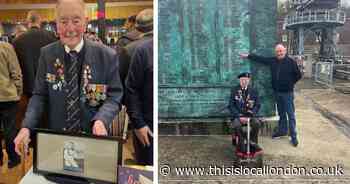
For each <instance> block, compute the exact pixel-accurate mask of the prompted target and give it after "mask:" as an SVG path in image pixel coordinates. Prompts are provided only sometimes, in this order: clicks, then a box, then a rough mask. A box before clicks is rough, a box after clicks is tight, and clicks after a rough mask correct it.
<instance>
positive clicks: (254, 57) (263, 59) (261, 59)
mask: <svg viewBox="0 0 350 184" xmlns="http://www.w3.org/2000/svg"><path fill="white" fill-rule="evenodd" d="M239 55H240V57H241V58H242V59H250V60H252V61H256V62H259V63H262V64H265V65H271V63H272V61H273V60H274V57H263V56H259V55H256V54H246V53H241V54H239Z"/></svg>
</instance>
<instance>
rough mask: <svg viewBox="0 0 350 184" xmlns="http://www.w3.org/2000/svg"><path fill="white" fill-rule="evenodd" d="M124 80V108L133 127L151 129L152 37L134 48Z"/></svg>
mask: <svg viewBox="0 0 350 184" xmlns="http://www.w3.org/2000/svg"><path fill="white" fill-rule="evenodd" d="M131 60H132V62H131V65H130V70H129V74H128V76H127V78H126V82H125V86H126V87H125V88H126V90H125V97H126V107H127V108H126V110H127V113H128V115H129V117H130V121H131V125H132V126H133V128H136V129H139V128H142V127H144V126H146V125H148V127H149V128H150V129H151V130H152V131H153V39H148V40H146V41H144V42H143V43H141V44H140V45H138V46H137V47H136V48H135V53H134V54H133V56H132V59H131Z"/></svg>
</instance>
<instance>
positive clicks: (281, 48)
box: [275, 44, 287, 60]
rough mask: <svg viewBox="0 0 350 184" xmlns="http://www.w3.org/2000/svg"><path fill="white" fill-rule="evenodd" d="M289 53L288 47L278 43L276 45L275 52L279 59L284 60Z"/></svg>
mask: <svg viewBox="0 0 350 184" xmlns="http://www.w3.org/2000/svg"><path fill="white" fill-rule="evenodd" d="M286 53H287V49H286V48H285V47H284V46H283V45H282V44H277V45H276V47H275V54H276V57H277V59H278V60H282V59H283V58H284V57H285V56H286Z"/></svg>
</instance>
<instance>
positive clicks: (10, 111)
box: [0, 0, 153, 168]
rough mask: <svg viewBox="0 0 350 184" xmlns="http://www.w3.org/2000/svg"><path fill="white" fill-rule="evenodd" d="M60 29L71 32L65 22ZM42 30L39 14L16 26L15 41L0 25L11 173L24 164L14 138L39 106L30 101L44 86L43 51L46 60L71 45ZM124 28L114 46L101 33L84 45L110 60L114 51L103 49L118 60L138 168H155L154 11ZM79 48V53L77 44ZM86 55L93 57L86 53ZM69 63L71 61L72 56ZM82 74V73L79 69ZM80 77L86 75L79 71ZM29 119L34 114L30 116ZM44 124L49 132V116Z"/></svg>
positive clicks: (1, 116) (1, 121)
mask: <svg viewBox="0 0 350 184" xmlns="http://www.w3.org/2000/svg"><path fill="white" fill-rule="evenodd" d="M62 2H63V1H62ZM65 2H67V3H68V4H69V3H70V4H73V3H76V2H80V1H79V0H67V1H65ZM62 6H63V5H62ZM61 13H62V12H61ZM59 24H61V27H64V28H67V26H66V25H65V23H64V22H60V23H59ZM41 25H42V20H41V17H40V15H39V13H38V12H36V11H30V12H29V13H28V16H27V20H26V26H24V25H17V26H16V27H15V29H14V30H13V33H12V34H11V36H6V35H5V36H4V31H3V30H2V27H1V23H0V38H1V39H0V84H1V88H0V127H1V128H2V129H3V135H4V136H3V137H4V138H5V142H6V151H7V153H8V156H9V161H8V163H7V165H8V168H13V167H15V166H17V165H18V164H20V163H21V159H20V157H19V155H18V154H16V152H15V146H17V145H15V143H14V140H15V138H16V135H20V133H19V134H17V133H18V128H22V129H23V124H22V121H23V119H24V118H25V116H27V115H26V114H25V113H26V112H27V113H28V111H31V110H29V109H30V107H34V106H35V105H34V104H31V103H36V102H34V101H37V100H36V99H34V100H32V101H31V98H32V97H33V96H35V95H37V94H36V93H35V94H33V92H34V91H35V89H37V88H38V86H41V85H42V84H41V83H42V82H43V81H42V80H40V79H39V78H40V77H41V76H39V77H38V75H37V74H38V72H42V71H38V70H40V62H39V60H40V58H41V57H43V48H44V47H45V48H46V50H45V54H46V55H47V54H48V53H49V52H51V53H52V52H55V51H54V50H50V51H48V49H47V47H48V45H50V46H51V47H53V45H55V44H58V43H59V42H61V43H62V44H63V43H68V41H67V42H64V39H63V38H60V37H59V34H56V33H53V32H50V31H47V30H45V29H43V27H42V26H41ZM82 25H84V24H82ZM125 27H126V28H127V30H128V32H127V33H126V34H125V35H124V36H122V37H120V38H119V39H118V40H113V42H112V40H110V42H109V44H108V45H107V44H106V43H103V42H102V40H101V39H100V38H99V37H98V35H97V33H95V32H85V34H84V35H83V40H84V45H87V46H89V45H90V42H87V40H89V41H92V42H94V43H95V44H97V45H101V47H99V46H98V47H97V48H98V49H102V50H104V52H106V55H108V53H109V52H110V51H109V50H107V49H104V48H105V47H107V46H108V47H109V48H108V49H111V48H112V49H113V50H114V52H115V54H116V56H117V57H116V61H115V62H117V63H118V64H116V65H117V66H118V67H119V70H118V72H119V74H118V72H116V73H115V75H120V76H118V78H119V77H120V79H121V81H120V82H121V84H122V85H121V86H120V87H121V89H122V88H123V91H122V93H124V94H123V97H122V100H121V103H122V104H123V105H124V106H126V109H127V113H128V115H129V118H130V122H129V123H130V125H131V127H132V130H133V135H134V136H133V137H134V141H133V142H134V148H135V152H136V154H135V155H136V160H137V163H138V164H142V165H153V10H152V9H146V10H143V11H141V12H140V13H139V14H138V15H133V16H130V17H129V18H128V20H127V21H126V24H125ZM64 28H62V29H64ZM67 29H68V28H67ZM85 30H86V27H85ZM67 34H68V33H67ZM69 34H70V33H69ZM65 36H66V35H65ZM68 36H69V35H68ZM63 45H64V44H63ZM102 45H104V46H102ZM75 46H77V47H78V46H79V44H75ZM51 47H50V48H51ZM112 49H111V50H112ZM66 50H67V49H66ZM83 51H84V52H90V51H89V50H88V51H87V49H85V50H83ZM91 52H92V51H91ZM51 53H50V54H51ZM69 57H72V56H70V55H69ZM85 59H86V58H85ZM48 62H50V61H48ZM41 64H42V63H41ZM129 68H130V69H129ZM80 70H83V69H81V68H80ZM84 71H85V70H84ZM101 72H102V71H101ZM78 73H84V72H81V71H78ZM47 77H49V76H47ZM57 77H58V76H57ZM80 77H83V76H80ZM47 80H49V79H46V81H47ZM118 80H119V79H118ZM115 82H116V81H115ZM37 90H38V89H37ZM120 94H121V93H120ZM117 108H118V107H117ZM31 113H33V112H29V113H28V114H31ZM26 118H28V117H26ZM42 119H43V120H42V121H40V122H41V124H42V125H40V126H41V127H45V125H46V127H47V125H48V124H50V123H48V122H47V121H50V120H48V119H47V117H46V118H45V115H44V117H42ZM49 119H50V118H49ZM16 121H17V122H16ZM16 125H17V127H16ZM49 128H50V126H49ZM106 129H108V127H106ZM94 131H95V130H94ZM101 135H103V134H101ZM18 139H19V138H18ZM0 141H1V139H0ZM24 143H25V142H24ZM0 146H1V144H0ZM0 149H1V147H0ZM1 150H2V149H1ZM2 165H3V155H2V152H1V151H0V166H2Z"/></svg>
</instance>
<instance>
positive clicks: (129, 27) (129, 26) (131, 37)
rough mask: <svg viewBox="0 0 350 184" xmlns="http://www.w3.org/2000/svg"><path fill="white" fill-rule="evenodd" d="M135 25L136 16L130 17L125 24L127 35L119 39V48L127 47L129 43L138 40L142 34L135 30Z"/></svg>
mask: <svg viewBox="0 0 350 184" xmlns="http://www.w3.org/2000/svg"><path fill="white" fill-rule="evenodd" d="M135 23H136V15H132V16H129V17H128V19H127V20H126V22H125V24H124V29H125V30H126V31H127V33H126V34H125V35H123V36H122V37H120V38H119V39H118V41H117V47H120V48H122V47H125V46H126V45H127V44H128V43H130V42H132V41H135V40H137V39H138V37H139V35H140V34H141V32H140V31H138V30H137V29H135Z"/></svg>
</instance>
